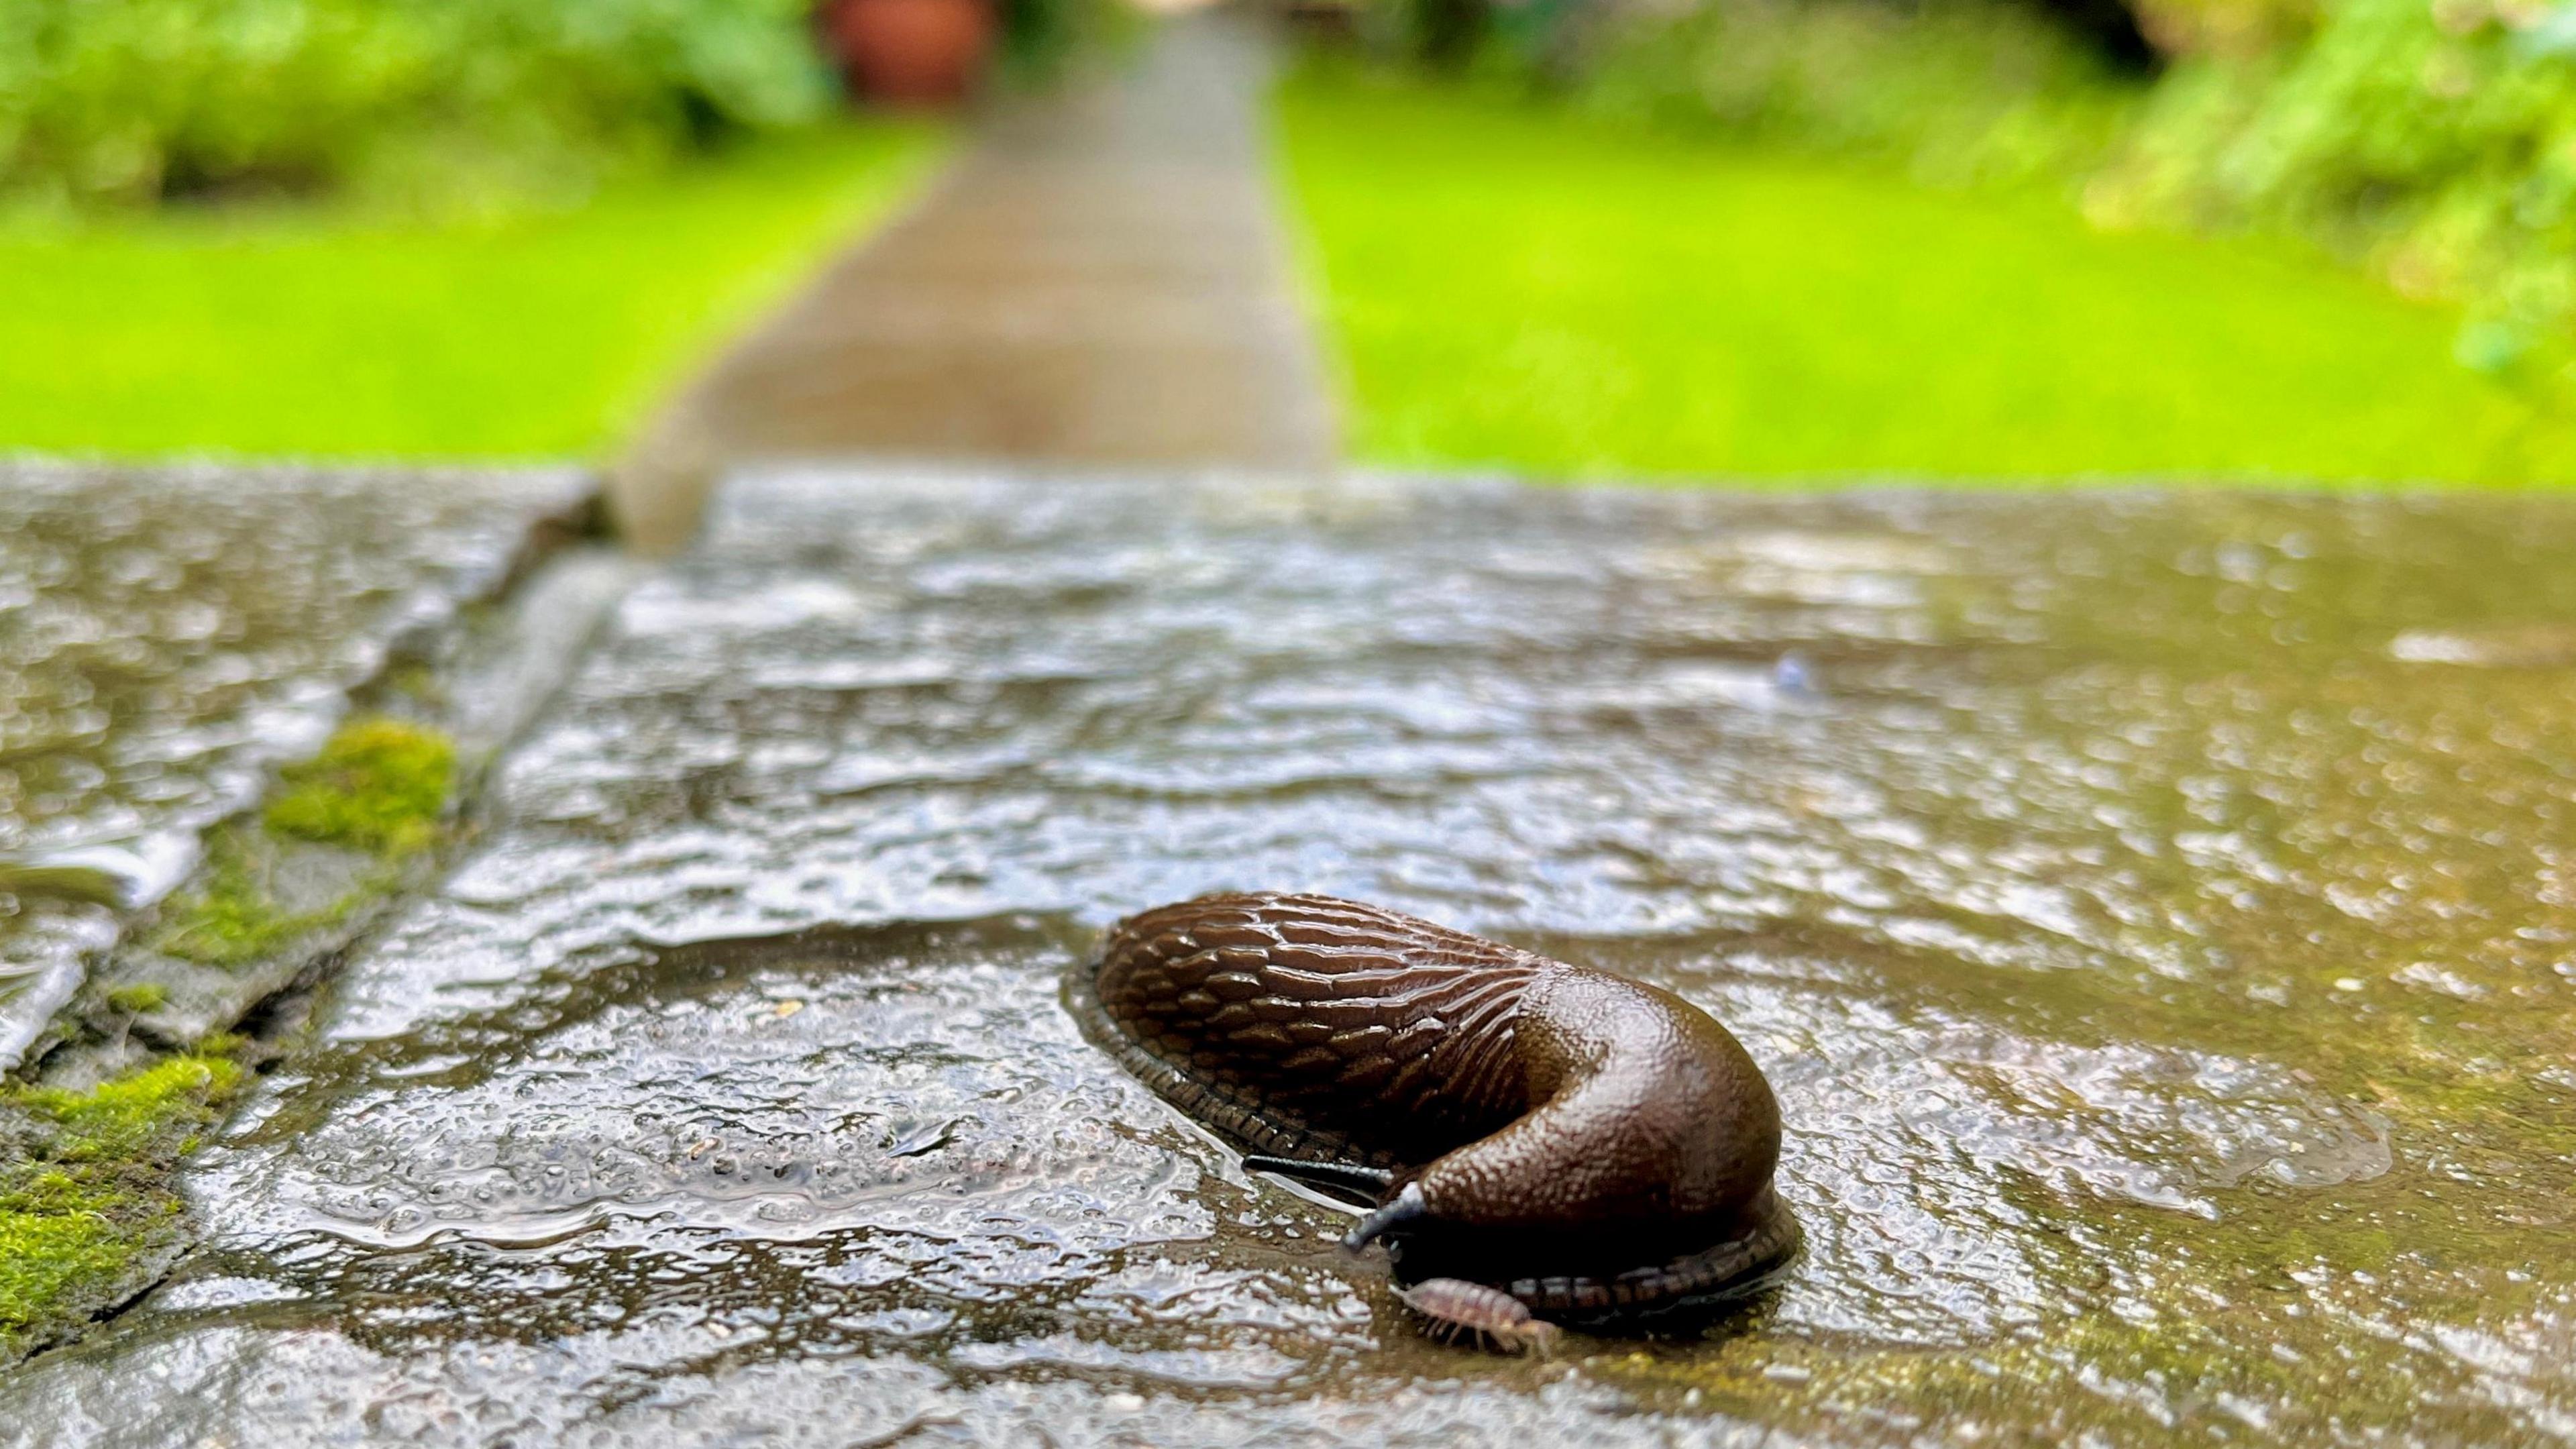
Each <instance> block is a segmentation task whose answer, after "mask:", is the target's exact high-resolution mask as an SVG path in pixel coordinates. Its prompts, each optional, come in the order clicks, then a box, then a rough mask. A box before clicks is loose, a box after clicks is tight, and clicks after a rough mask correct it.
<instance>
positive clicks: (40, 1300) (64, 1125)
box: [0, 1055, 243, 1357]
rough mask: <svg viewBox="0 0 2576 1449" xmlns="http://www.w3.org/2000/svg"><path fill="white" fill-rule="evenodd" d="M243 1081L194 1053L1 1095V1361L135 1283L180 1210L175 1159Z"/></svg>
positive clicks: (235, 1068) (223, 1062) (229, 1068)
mask: <svg viewBox="0 0 2576 1449" xmlns="http://www.w3.org/2000/svg"><path fill="white" fill-rule="evenodd" d="M242 1079H243V1073H242V1069H241V1066H240V1064H239V1063H237V1062H233V1061H230V1060H228V1059H226V1058H223V1057H217V1056H203V1055H189V1056H178V1057H172V1058H170V1059H168V1060H166V1061H163V1062H161V1063H159V1064H157V1065H155V1066H152V1067H148V1068H146V1069H144V1070H142V1071H139V1072H136V1073H133V1074H131V1075H129V1076H125V1077H120V1078H118V1079H116V1080H115V1081H112V1082H107V1083H104V1084H102V1085H101V1086H98V1087H96V1088H94V1089H92V1090H90V1091H87V1092H67V1091H61V1090H55V1089H44V1088H21V1089H18V1090H15V1091H12V1092H9V1093H7V1094H5V1095H0V1114H5V1121H4V1122H0V1357H10V1356H14V1355H15V1354H16V1353H17V1352H19V1351H21V1350H23V1349H24V1348H25V1347H27V1345H28V1343H29V1341H30V1340H31V1339H32V1338H33V1337H35V1336H36V1335H39V1334H41V1333H43V1332H45V1331H46V1330H47V1329H48V1328H49V1327H50V1326H53V1325H56V1324H59V1323H62V1322H64V1321H66V1320H68V1319H71V1318H74V1317H77V1316H80V1315H85V1314H86V1313H88V1312H89V1311H92V1310H93V1309H94V1308H96V1307H97V1306H99V1305H100V1304H102V1303H104V1302H105V1301H107V1300H108V1299H109V1298H110V1297H112V1296H113V1295H114V1294H116V1293H117V1292H119V1291H121V1290H122V1289H124V1288H125V1287H126V1286H128V1285H125V1284H124V1282H123V1280H124V1279H125V1277H126V1275H127V1274H128V1273H129V1272H131V1271H132V1270H133V1269H134V1267H135V1265H136V1262H137V1260H138V1259H139V1258H140V1257H141V1256H142V1255H143V1254H144V1253H146V1252H147V1251H149V1250H150V1249H152V1248H153V1247H154V1246H155V1245H156V1244H158V1243H160V1242H162V1241H163V1240H164V1237H165V1235H166V1234H167V1233H168V1232H169V1231H170V1230H171V1228H172V1226H173V1225H174V1223H175V1221H176V1219H177V1217H178V1214H179V1200H178V1197H177V1196H176V1194H174V1193H173V1192H172V1191H171V1190H170V1188H169V1185H168V1180H167V1179H168V1175H169V1170H170V1168H171V1166H172V1165H173V1164H174V1163H175V1162H176V1161H177V1160H178V1157H179V1155H180V1154H181V1153H182V1152H184V1151H186V1150H187V1149H188V1147H189V1146H190V1145H192V1144H193V1143H194V1141H195V1136H196V1133H197V1131H198V1129H199V1128H201V1127H203V1126H204V1125H205V1124H206V1123H208V1122H211V1121H213V1120H214V1116H215V1113H216V1111H217V1109H218V1108H220V1107H221V1106H222V1104H223V1103H224V1102H225V1101H226V1100H227V1099H229V1098H230V1097H231V1096H232V1095H233V1094H234V1093H235V1092H237V1091H238V1090H239V1089H240V1086H241V1082H242Z"/></svg>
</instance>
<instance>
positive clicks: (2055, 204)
mask: <svg viewBox="0 0 2576 1449" xmlns="http://www.w3.org/2000/svg"><path fill="white" fill-rule="evenodd" d="M1280 114H1281V118H1282V120H1283V122H1284V125H1283V128H1282V129H1283V132H1284V134H1285V137H1286V141H1287V157H1288V161H1289V170H1290V175H1291V177H1292V179H1293V181H1294V184H1295V191H1296V195H1297V199H1298V202H1299V203H1300V211H1301V214H1302V216H1303V218H1304V221H1305V228H1306V249H1305V252H1306V258H1307V261H1308V263H1309V267H1310V271H1311V273H1312V275H1313V277H1314V282H1315V285H1314V286H1313V287H1312V289H1311V290H1312V292H1313V294H1314V295H1315V296H1317V297H1318V298H1319V299H1321V311H1322V315H1323V317H1324V319H1325V320H1326V321H1327V322H1328V323H1329V324H1330V328H1331V332H1332V336H1333V340H1334V342H1335V343H1336V351H1337V353H1338V355H1339V360H1340V363H1341V368H1340V371H1341V373H1342V376H1343V377H1344V379H1345V380H1346V385H1347V400H1348V405H1347V408H1346V414H1345V415H1346V417H1347V418H1348V422H1349V440H1350V443H1351V445H1352V448H1353V451H1355V452H1356V453H1357V454H1358V455H1359V456H1361V457H1362V458H1364V459H1366V460H1368V461H1370V462H1372V463H1378V464H1386V465H1392V466H1398V467H1433V468H1451V467H1458V466H1469V467H1485V466H1505V467H1510V468H1514V469H1517V470H1521V471H1534V472H1543V473H1554V474H1558V475H1560V476H1573V477H1594V478H1600V477H1610V478H1623V479H1624V478H1636V477H1641V476H1653V475H1659V474H1660V475H1666V476H1680V477H1695V478H1706V477H1708V476H1710V475H1722V476H1725V477H1728V478H1729V479H1731V480H1743V479H1751V478H1760V477H1771V478H1784V479H1819V478H1821V479H1828V480H1832V479H1841V480H1863V481H1865V480H1867V479H1869V478H1871V477H1873V476H1875V477H1890V476H1894V477H1901V478H1903V479H1905V480H1906V481H1909V482H1911V481H1915V480H1918V479H1921V478H1924V477H1926V476H1929V477H1934V478H1940V477H1948V478H1968V479H1977V480H1995V481H2013V480H2022V481H2029V482H2032V483H2036V484H2041V485H2047V486H2064V485H2066V484H2070V483H2081V482H2084V481H2087V480H2088V479H2100V478H2105V477H2109V478H2125V479H2129V480H2137V479H2141V478H2146V479H2170V480H2173V481H2177V482H2190V481H2201V480H2208V481H2222V482H2233V483H2239V484H2242V483H2244V482H2247V481H2249V480H2262V481H2268V482H2278V483H2284V484H2314V483H2333V482H2369V481H2374V480H2377V481H2387V480H2399V481H2409V480H2438V481H2445V482H2452V483H2493V484H2534V483H2546V482H2550V481H2552V480H2564V479H2565V478H2566V477H2567V476H2568V474H2569V471H2570V466H2571V464H2576V420H2572V419H2571V418H2570V417H2569V416H2568V415H2567V414H2566V413H2565V412H2564V411H2556V410H2552V409H2550V408H2548V407H2544V406H2541V405H2539V404H2538V403H2537V402H2536V401H2535V400H2534V399H2533V398H2531V397H2529V396H2527V395H2526V394H2525V393H2524V392H2523V391H2521V390H2518V389H2515V388H2512V387H2508V386H2505V385H2503V384H2502V383H2500V382H2498V381H2497V380H2495V379H2493V378H2489V377H2482V376H2480V375H2478V374H2476V373H2473V372H2470V371H2467V370H2464V369H2462V368H2458V367H2454V366H2452V365H2451V364H2450V363H2449V361H2448V360H2447V359H2446V358H2445V356H2444V344H2445V339H2446V337H2447V335H2448V333H2449V331H2450V328H2451V326H2452V323H2453V316H2452V314H2451V313H2450V312H2449V311H2447V310H2445V309H2442V308H2438V307H2430V306H2422V305H2416V304H2411V303H2409V302H2407V301H2405V300H2403V299H2401V298H2398V297H2394V296H2391V295H2389V294H2388V292H2387V291H2386V290H2384V289H2383V288H2380V287H2378V286H2375V285H2373V284H2372V283H2371V282H2369V281H2368V280H2366V279H2364V278H2362V277H2359V276H2356V275H2353V274H2352V273H2351V272H2349V271H2347V270H2345V269H2342V268H2339V267H2337V266H2335V265H2333V264H2332V262H2331V260H2330V259H2329V258H2326V257H2324V256H2322V255H2320V254H2319V253H2318V252H2317V251H2316V250H2315V249H2314V248H2312V247H2306V246H2302V245H2298V244H2294V243H2287V242H2283V241H2279V240H2273V239H2264V238H2250V237H2249V238H2231V239H2223V240H2219V239H2208V238H2200V237H2192V236H2183V235H2176V234H2172V233H2154V232H2133V233H2128V234H2108V233H2105V232H2103V231H2101V230H2099V229H2096V228H2093V227H2091V226H2088V225H2087V224H2086V223H2085V221H2084V220H2083V218H2082V217H2080V216H2078V215H2077V214H2076V213H2075V211H2074V209H2073V208H2072V207H2069V206H2068V205H2066V204H2065V202H2064V201H2063V200H2062V199H2061V198H2059V197H2057V196H2055V195H2051V194H2046V193H2044V192H2034V191H2030V190H2023V191H2007V190H2003V189H2000V188H1990V189H1981V190H1973V191H1972V190H1961V189H1956V188H1941V187H1932V186H1923V185H1911V184H1907V183H1906V182H1905V181H1904V180H1903V179H1902V178H1901V177H1897V176H1892V175H1890V174H1888V173H1887V172H1886V171H1885V170H1884V169H1883V168H1878V167H1870V166H1855V165H1851V164H1848V163H1846V162H1844V161H1842V160H1841V159H1839V158H1831V157H1818V156H1808V155H1799V154H1796V153H1794V152H1791V151H1788V150H1785V149H1784V148H1781V147H1777V146H1752V145H1743V144H1734V143H1727V142H1712V141H1710V140H1708V139H1706V138H1701V137H1677V136H1671V135H1662V134H1658V133H1657V132H1656V131H1655V130H1653V129H1651V128H1644V127H1639V126H1636V125H1632V124H1623V123H1618V122H1615V121H1611V120H1607V119H1586V118H1583V117H1580V116H1574V115H1569V114H1568V113H1566V112H1564V111H1562V110H1550V109H1545V108H1540V107H1534V106H1530V105H1528V104H1526V103H1524V102H1523V100H1522V99H1521V98H1519V97H1515V96H1511V95H1508V94H1498V93H1496V90H1495V89H1494V88H1477V87H1465V86H1457V85H1434V84H1429V83H1425V82H1408V81H1405V80H1402V79H1397V78H1392V77H1388V76H1385V75H1384V74H1383V73H1361V72H1355V71H1353V70H1352V69H1350V68H1347V67H1339V66H1317V67H1311V68H1309V69H1307V70H1305V71H1303V72H1302V73H1300V74H1299V75H1298V76H1296V77H1295V78H1294V79H1293V80H1292V81H1291V83H1290V84H1289V85H1288V86H1287V87H1285V88H1284V90H1283V92H1282V94H1281V97H1280Z"/></svg>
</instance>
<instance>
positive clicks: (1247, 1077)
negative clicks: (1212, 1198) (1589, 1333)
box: [1073, 894, 1799, 1324]
mask: <svg viewBox="0 0 2576 1449" xmlns="http://www.w3.org/2000/svg"><path fill="white" fill-rule="evenodd" d="M1074 986H1075V989H1074V993H1073V995H1074V998H1075V1006H1076V1008H1077V1014H1078V1015H1080V1016H1081V1017H1082V1018H1083V1019H1084V1023H1085V1026H1086V1028H1087V1029H1088V1030H1089V1031H1090V1032H1091V1034H1092V1035H1093V1037H1094V1038H1095V1039H1097V1040H1098V1041H1100V1042H1101V1044H1102V1045H1104V1046H1105V1047H1107V1048H1108V1049H1109V1050H1110V1051H1111V1052H1113V1053H1114V1054H1115V1055H1117V1056H1118V1058H1119V1059H1120V1061H1121V1062H1122V1063H1124V1064H1125V1065H1126V1066H1127V1067H1128V1068H1129V1069H1130V1070H1131V1071H1133V1072H1135V1073H1136V1074H1137V1075H1138V1076H1139V1077H1140V1078H1142V1079H1143V1080H1144V1081H1145V1082H1146V1084H1147V1085H1149V1086H1151V1087H1152V1088H1153V1089H1154V1090H1155V1091H1156V1092H1157V1093H1159V1094H1160V1095H1162V1096H1163V1097H1164V1098H1166V1099H1168V1100H1170V1101H1171V1102H1173V1103H1174V1104H1175V1105H1177V1106H1179V1107H1180V1108H1181V1109H1182V1110H1184V1111H1186V1112H1189V1113H1190V1114H1191V1115H1193V1116H1195V1117H1197V1118H1199V1119H1200V1120H1201V1121H1203V1122H1205V1123H1206V1124H1207V1125H1209V1126H1211V1127H1213V1128H1215V1129H1217V1130H1218V1131H1219V1132H1220V1133H1222V1134H1223V1135H1225V1136H1226V1137H1228V1138H1230V1139H1232V1140H1233V1141H1235V1142H1236V1143H1238V1144H1240V1145H1241V1146H1243V1147H1245V1148H1247V1149H1249V1150H1250V1151H1251V1152H1252V1153H1254V1154H1257V1155H1254V1156H1250V1157H1247V1158H1246V1159H1245V1161H1246V1165H1247V1166H1250V1167H1253V1168H1255V1169H1256V1170H1261V1171H1272V1172H1278V1173H1281V1174H1283V1175H1286V1176H1291V1177H1295V1178H1298V1179H1301V1180H1303V1181H1306V1182H1308V1183H1311V1184H1313V1185H1315V1186H1317V1187H1320V1188H1323V1189H1324V1190H1326V1191H1330V1192H1333V1193H1335V1194H1337V1195H1340V1196H1343V1197H1346V1198H1351V1199H1353V1200H1356V1201H1361V1202H1364V1203H1366V1204H1367V1205H1369V1206H1371V1207H1372V1208H1373V1210H1372V1211H1371V1212H1369V1214H1368V1215H1367V1216H1366V1217H1365V1218H1363V1219H1362V1220H1361V1221H1360V1224H1359V1226H1358V1227H1357V1228H1355V1229H1354V1230H1353V1231H1352V1233H1351V1235H1350V1237H1349V1238H1348V1239H1347V1240H1346V1244H1347V1246H1349V1247H1351V1248H1353V1249H1357V1248H1359V1247H1362V1246H1364V1245H1366V1244H1367V1243H1369V1242H1371V1241H1374V1240H1378V1239H1384V1240H1385V1241H1386V1244H1387V1248H1388V1252H1389V1255H1390V1257H1391V1260H1392V1262H1393V1264H1394V1268H1395V1274H1396V1279H1397V1281H1398V1283H1400V1284H1413V1285H1421V1284H1424V1283H1425V1282H1427V1281H1428V1280H1432V1279H1439V1278H1453V1279H1459V1280H1463V1281H1464V1282H1466V1283H1472V1284H1482V1285H1486V1286H1488V1287H1491V1288H1495V1289H1499V1290H1501V1291H1502V1292H1504V1293H1507V1294H1509V1295H1511V1297H1513V1298H1514V1299H1517V1300H1518V1301H1519V1302H1520V1303H1521V1304H1522V1305H1524V1306H1525V1307H1527V1308H1528V1309H1529V1310H1530V1311H1531V1312H1532V1313H1534V1314H1540V1315H1545V1316H1547V1317H1552V1318H1570V1319H1574V1320H1577V1321H1583V1322H1589V1323H1595V1324H1598V1323H1603V1322H1614V1321H1618V1320H1621V1319H1625V1318H1629V1317H1632V1316H1645V1315H1651V1314H1658V1313H1661V1312H1666V1311H1671V1310H1675V1309H1680V1308H1685V1307H1689V1306H1693V1305H1704V1304H1707V1303H1711V1302H1714V1301H1721V1300H1724V1299H1726V1298H1730V1297H1733V1296H1736V1295H1737V1294H1739V1293H1740V1292H1742V1291H1744V1290H1746V1289H1748V1288H1749V1287H1751V1286H1752V1285H1754V1284H1756V1283H1757V1282H1759V1281H1760V1280H1762V1279H1763V1278H1764V1277H1766V1276H1767V1274H1768V1273H1769V1271H1770V1270H1771V1269H1774V1268H1776V1267H1778V1266H1780V1265H1781V1264H1783V1263H1785V1262H1786V1261H1787V1260H1788V1258H1789V1257H1790V1255H1791V1254H1792V1253H1794V1252H1795V1251H1796V1249H1797V1246H1798V1238H1799V1234H1798V1228H1797V1222H1796V1219H1794V1218H1793V1217H1791V1216H1790V1214H1789V1213H1788V1212H1787V1211H1786V1210H1785V1209H1784V1208H1783V1207H1782V1205H1781V1203H1780V1201H1779V1199H1778V1197H1777V1196H1776V1195H1775V1194H1774V1193H1773V1191H1772V1185H1771V1175H1772V1169H1773V1167H1774V1165H1775V1164H1776V1163H1777V1161H1778V1158H1779V1152H1780V1113H1779V1106H1778V1104H1777V1102H1776V1101H1775V1100H1774V1099H1773V1097H1772V1094H1771V1087H1770V1084H1769V1083H1768V1082H1766V1081H1764V1080H1763V1077H1762V1073H1761V1071H1760V1069H1759V1068H1757V1067H1756V1066H1755V1065H1754V1064H1753V1060H1752V1058H1751V1057H1749V1056H1747V1055H1746V1054H1745V1051H1744V1048H1743V1047H1742V1046H1741V1045H1739V1044H1738V1043H1737V1042H1736V1040H1735V1038H1734V1037H1732V1036H1730V1035H1728V1033H1727V1031H1726V1029H1725V1028H1724V1027H1722V1026H1720V1025H1718V1024H1717V1023H1716V1022H1715V1021H1713V1020H1711V1019H1710V1018H1709V1016H1708V1014H1707V1013H1705V1012H1703V1011H1701V1010H1700V1009H1699V1008H1697V1007H1695V1006H1692V1005H1691V1004H1690V1003H1688V1002H1686V1001H1683V1000H1682V999H1680V998H1679V997H1676V996H1674V995H1672V994H1671V993H1669V992H1665V991H1659V990H1657V989H1655V988H1654V987H1651V986H1647V985H1644V984H1642V983H1639V982H1635V981H1630V980H1628V979H1626V978H1624V977H1620V976H1613V975H1610V974H1608V973H1606V972H1601V971H1594V970H1588V969H1586V968H1584V967H1580V966H1571V965H1567V964H1566V963H1564V962H1561V961H1552V960H1549V959H1548V958H1546V957H1544V956H1538V955H1534V954H1532V953H1530V952H1527V951H1522V950H1518V949H1516V948H1514V947H1511V946H1506V945H1502V944H1500V943H1497V942H1493V941H1486V940H1480V939H1478V938H1477V937H1474V936H1469V935H1465V934H1462V933H1460V932H1457V931H1452V930H1449V929H1447V928H1445V927H1441V926H1436V925H1433V924H1432V923H1430V922H1428V921H1423V920H1418V919H1416V918H1414V917H1412V916H1407V915H1401V914H1398V913H1396V912H1394V911H1389V910H1383V909H1380V908H1378V907H1376V906H1369V905H1362V904H1360V903H1358V902H1355V901H1346V900H1339V899H1336V898H1334V897H1331V896H1320V895H1273V894H1244V895H1212V896H1202V897H1200V898H1198V899H1196V900H1190V901H1183V902H1180V903H1178V904H1175V905H1168V906H1163V907H1161V908H1159V909H1156V910H1151V911H1146V912H1144V913H1142V914H1140V915H1136V916H1133V917H1130V918H1129V919H1127V920H1125V921H1122V922H1120V923H1119V924H1118V925H1116V926H1114V927H1112V928H1111V929H1110V932H1109V934H1108V938H1107V942H1106V946H1105V948H1104V951H1103V954H1102V958H1101V960H1100V963H1099V966H1098V969H1097V972H1096V974H1092V975H1091V976H1090V978H1089V979H1088V980H1083V979H1079V978H1078V979H1077V980H1076V982H1075V983H1074Z"/></svg>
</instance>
